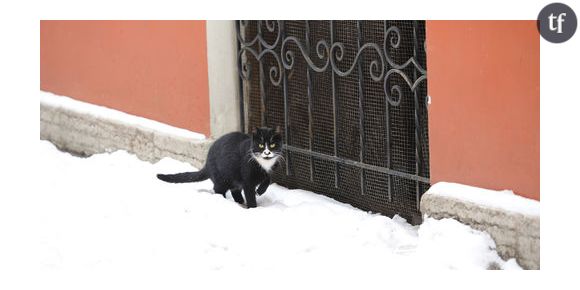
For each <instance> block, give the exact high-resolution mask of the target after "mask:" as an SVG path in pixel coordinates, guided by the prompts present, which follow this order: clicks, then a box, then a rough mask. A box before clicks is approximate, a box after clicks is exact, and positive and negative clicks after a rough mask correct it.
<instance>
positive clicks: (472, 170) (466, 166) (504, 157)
mask: <svg viewBox="0 0 580 290" xmlns="http://www.w3.org/2000/svg"><path fill="white" fill-rule="evenodd" d="M426 29H427V61H428V63H427V67H428V86H429V88H428V89H429V95H430V96H431V99H432V103H431V105H430V106H429V142H430V167H431V182H432V183H435V182H438V181H450V182H459V183H464V184H468V185H473V186H479V187H484V188H490V189H512V190H514V192H516V193H517V194H519V195H522V196H525V197H530V198H534V199H537V200H539V199H540V39H539V34H538V31H537V29H536V21H535V20H534V21H427V28H426Z"/></svg>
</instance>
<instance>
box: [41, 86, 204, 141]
mask: <svg viewBox="0 0 580 290" xmlns="http://www.w3.org/2000/svg"><path fill="white" fill-rule="evenodd" d="M40 103H41V104H43V105H45V106H50V107H55V108H65V109H67V110H71V111H75V112H77V113H81V114H88V115H91V116H94V117H97V118H104V119H109V120H113V121H117V122H120V123H123V124H127V125H130V126H137V127H141V128H145V129H150V130H154V131H159V132H163V133H166V134H169V135H175V136H179V137H183V138H188V139H194V140H204V139H206V137H205V135H204V134H201V133H197V132H192V131H189V130H186V129H182V128H177V127H173V126H170V125H167V124H164V123H161V122H157V121H153V120H150V119H147V118H143V117H138V116H135V115H131V114H127V113H125V112H121V111H118V110H114V109H110V108H107V107H103V106H98V105H94V104H90V103H85V102H82V101H77V100H74V99H72V98H69V97H65V96H58V95H55V94H53V93H49V92H43V91H40Z"/></svg>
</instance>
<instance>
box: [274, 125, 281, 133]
mask: <svg viewBox="0 0 580 290" xmlns="http://www.w3.org/2000/svg"><path fill="white" fill-rule="evenodd" d="M274 133H276V134H280V133H282V129H281V128H280V126H276V129H274Z"/></svg>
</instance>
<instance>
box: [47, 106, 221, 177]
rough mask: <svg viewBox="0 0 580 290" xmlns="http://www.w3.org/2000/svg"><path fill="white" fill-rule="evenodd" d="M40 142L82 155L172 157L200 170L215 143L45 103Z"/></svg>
mask: <svg viewBox="0 0 580 290" xmlns="http://www.w3.org/2000/svg"><path fill="white" fill-rule="evenodd" d="M40 139H42V140H48V141H51V142H52V143H54V144H55V145H56V146H57V147H58V148H59V149H61V150H63V151H68V152H71V153H73V154H76V155H81V156H90V155H92V154H96V153H104V152H112V151H115V150H119V149H122V150H126V151H128V152H131V153H133V154H135V155H137V157H139V159H141V160H145V161H149V162H156V161H158V160H160V159H161V158H164V157H171V158H174V159H177V160H180V161H184V162H188V163H190V164H192V165H193V166H195V167H197V168H201V167H202V166H203V164H204V162H205V158H206V155H207V150H208V149H209V146H210V145H211V140H192V139H189V138H185V137H183V136H177V135H172V134H170V133H166V132H161V131H156V130H154V129H150V128H142V127H138V126H134V125H130V124H126V123H123V122H120V121H118V120H115V119H109V118H106V117H104V116H94V115H91V114H86V113H80V112H77V111H74V110H70V109H66V108H63V107H54V106H50V105H47V104H43V103H42V102H41V103H40Z"/></svg>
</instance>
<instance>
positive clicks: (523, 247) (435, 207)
mask: <svg viewBox="0 0 580 290" xmlns="http://www.w3.org/2000/svg"><path fill="white" fill-rule="evenodd" d="M444 188H445V187H442V188H440V189H439V190H438V191H445V189H444ZM482 190H483V189H482ZM430 191H431V190H429V191H428V192H427V193H426V194H424V195H423V197H422V198H421V212H422V213H423V214H426V215H428V216H430V217H433V218H438V219H440V218H454V219H456V220H458V221H460V222H462V223H464V224H467V225H469V226H471V227H473V228H474V229H477V230H481V231H486V232H487V233H489V234H490V236H491V237H492V238H493V239H494V241H495V243H496V250H497V252H498V254H499V255H500V256H501V257H502V258H503V259H509V258H515V259H516V260H517V262H518V264H520V266H522V267H523V268H525V269H540V216H539V214H538V215H533V214H528V213H526V212H524V213H522V212H519V211H518V210H510V209H506V208H498V207H493V206H489V205H488V204H482V203H478V202H474V201H470V200H466V199H463V198H457V197H454V196H447V195H445V193H444V192H443V194H441V193H440V192H436V193H434V192H430ZM517 198H519V197H517ZM538 207H539V205H538Z"/></svg>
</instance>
